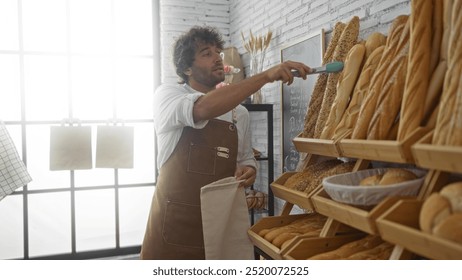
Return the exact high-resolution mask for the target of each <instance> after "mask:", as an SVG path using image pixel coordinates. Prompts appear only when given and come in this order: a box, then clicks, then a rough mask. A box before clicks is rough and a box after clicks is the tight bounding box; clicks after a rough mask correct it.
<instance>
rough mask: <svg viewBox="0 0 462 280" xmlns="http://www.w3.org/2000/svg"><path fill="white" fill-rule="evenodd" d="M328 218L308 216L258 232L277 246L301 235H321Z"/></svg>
mask: <svg viewBox="0 0 462 280" xmlns="http://www.w3.org/2000/svg"><path fill="white" fill-rule="evenodd" d="M326 220H327V218H326V217H324V216H321V215H316V216H307V217H304V218H300V219H297V220H295V221H293V222H291V223H290V224H287V225H284V226H278V227H273V228H270V229H263V230H261V231H260V232H259V233H258V234H259V235H260V236H262V237H263V238H264V239H265V240H267V241H268V242H271V243H272V244H273V245H275V246H277V247H279V248H280V247H281V246H282V244H283V243H284V242H286V241H288V240H291V239H293V238H295V237H297V236H299V235H304V236H305V235H308V236H309V235H310V234H311V236H319V234H320V232H321V230H322V228H323V227H324V223H325V222H326Z"/></svg>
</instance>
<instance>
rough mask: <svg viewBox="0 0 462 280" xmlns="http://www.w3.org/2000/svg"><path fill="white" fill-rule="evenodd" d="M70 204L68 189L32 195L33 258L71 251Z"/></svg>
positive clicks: (31, 232)
mask: <svg viewBox="0 0 462 280" xmlns="http://www.w3.org/2000/svg"><path fill="white" fill-rule="evenodd" d="M70 204H71V200H70V194H69V193H68V192H64V193H63V192H60V193H46V194H32V195H29V199H28V205H29V211H28V213H29V252H30V256H31V257H34V256H45V255H54V254H64V253H70V252H71V250H72V244H71V206H70Z"/></svg>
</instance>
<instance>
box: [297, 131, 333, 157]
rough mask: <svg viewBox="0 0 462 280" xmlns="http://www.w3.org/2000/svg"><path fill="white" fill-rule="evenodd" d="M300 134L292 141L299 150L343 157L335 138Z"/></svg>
mask: <svg viewBox="0 0 462 280" xmlns="http://www.w3.org/2000/svg"><path fill="white" fill-rule="evenodd" d="M300 135H301V134H299V135H298V136H297V137H295V138H294V139H293V140H292V142H293V143H294V145H295V148H296V149H297V151H299V152H304V153H308V154H313V155H321V156H328V157H341V154H340V149H339V148H338V145H337V143H336V142H334V140H327V139H314V138H304V137H301V136H300Z"/></svg>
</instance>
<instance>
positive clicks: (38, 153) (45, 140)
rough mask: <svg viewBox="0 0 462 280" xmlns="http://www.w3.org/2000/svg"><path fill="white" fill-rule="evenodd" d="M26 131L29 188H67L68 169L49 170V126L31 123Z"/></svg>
mask: <svg viewBox="0 0 462 280" xmlns="http://www.w3.org/2000/svg"><path fill="white" fill-rule="evenodd" d="M26 131H27V134H26V135H27V141H26V142H27V169H28V171H29V173H30V175H31V177H32V182H30V183H29V185H28V187H29V189H30V190H34V189H53V188H69V187H70V172H69V171H50V126H48V125H31V126H28V127H27V128H26Z"/></svg>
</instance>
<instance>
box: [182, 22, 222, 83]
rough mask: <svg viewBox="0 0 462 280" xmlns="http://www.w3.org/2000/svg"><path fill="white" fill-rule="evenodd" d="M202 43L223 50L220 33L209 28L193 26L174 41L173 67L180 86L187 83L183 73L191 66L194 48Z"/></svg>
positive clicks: (186, 77)
mask: <svg viewBox="0 0 462 280" xmlns="http://www.w3.org/2000/svg"><path fill="white" fill-rule="evenodd" d="M204 43H205V44H211V45H215V46H217V47H218V48H220V49H223V46H224V44H225V42H224V41H223V38H222V36H221V34H220V32H218V30H217V29H216V28H214V27H210V26H194V27H192V28H191V29H190V30H189V31H188V32H187V33H185V34H183V35H181V36H180V37H179V38H178V39H177V40H176V42H175V44H174V47H173V65H174V66H175V71H176V74H177V75H178V76H179V77H180V81H179V83H180V84H184V83H187V82H188V76H187V75H186V74H185V73H184V71H185V70H186V69H188V68H189V67H191V66H192V65H193V62H194V55H195V53H196V48H197V47H198V46H199V44H204Z"/></svg>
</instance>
